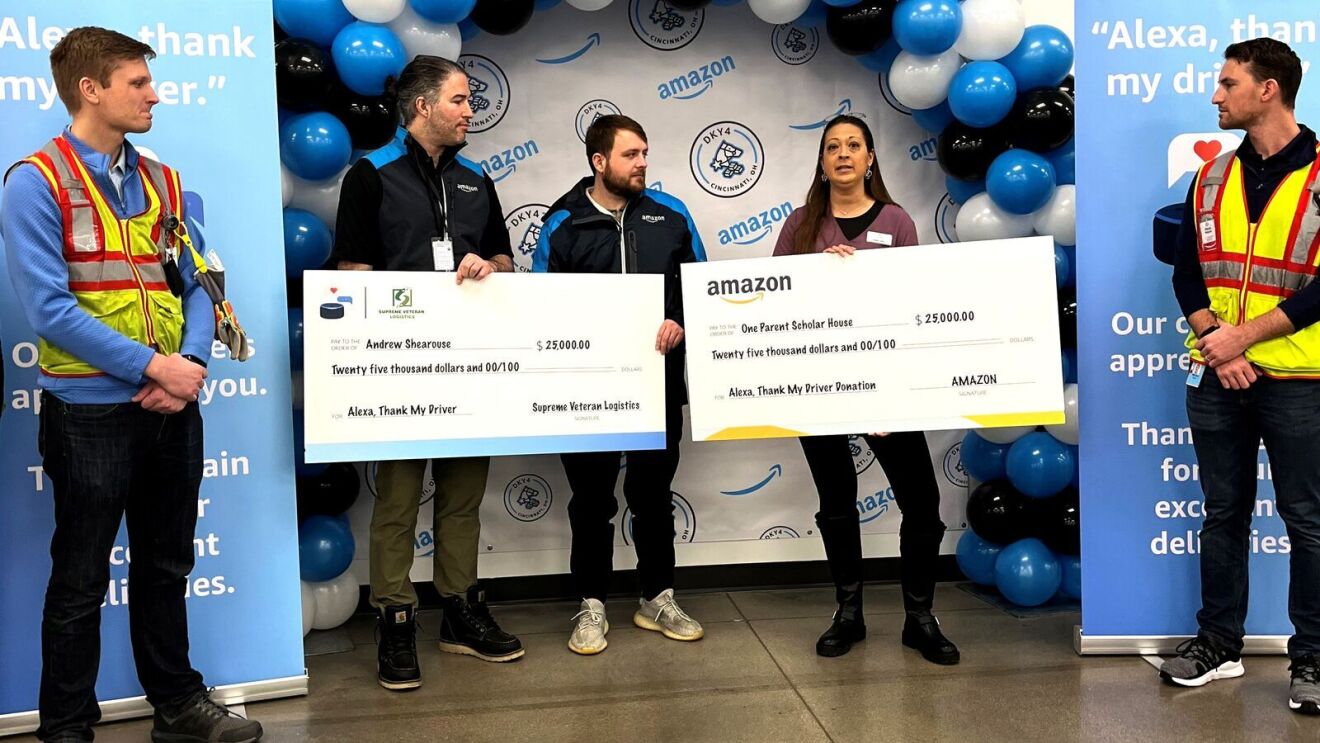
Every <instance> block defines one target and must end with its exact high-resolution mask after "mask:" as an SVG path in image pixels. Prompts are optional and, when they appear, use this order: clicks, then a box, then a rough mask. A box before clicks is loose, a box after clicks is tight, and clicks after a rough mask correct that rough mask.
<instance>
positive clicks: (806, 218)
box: [793, 115, 894, 253]
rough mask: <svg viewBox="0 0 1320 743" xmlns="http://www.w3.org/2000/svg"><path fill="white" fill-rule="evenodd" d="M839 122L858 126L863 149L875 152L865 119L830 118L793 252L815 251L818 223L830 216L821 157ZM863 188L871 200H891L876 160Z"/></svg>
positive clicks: (872, 138) (828, 194)
mask: <svg viewBox="0 0 1320 743" xmlns="http://www.w3.org/2000/svg"><path fill="white" fill-rule="evenodd" d="M842 124H852V125H853V126H855V127H857V128H858V129H861V130H862V137H863V138H864V139H865V140H866V151H867V152H868V153H871V154H874V153H875V138H874V137H872V136H871V128H870V127H868V126H867V125H866V122H865V121H862V120H861V119H859V118H858V117H856V116H847V115H844V116H837V117H835V118H833V119H830V123H829V124H827V125H826V126H825V131H823V132H821V135H820V148H819V149H818V150H817V152H816V173H815V175H814V176H813V177H812V179H811V188H810V189H808V190H807V203H806V204H805V205H804V206H803V207H802V223H801V224H799V225H798V230H797V234H796V235H794V236H793V252H794V253H814V252H816V251H815V245H816V238H817V237H818V236H820V228H821V225H822V224H823V223H824V222H825V218H826V217H827V216H829V214H828V212H829V207H830V183H829V180H827V179H824V178H822V177H821V176H823V175H825V168H824V166H823V165H821V160H822V159H823V158H824V157H825V141H826V140H827V139H829V137H830V131H831V130H833V129H834V128H835V127H837V126H840V125H842ZM862 187H863V188H864V189H866V195H867V196H869V197H871V198H872V199H875V200H876V201H878V202H880V203H882V204H893V203H894V200H893V198H891V197H890V195H889V189H887V188H885V181H884V179H883V178H881V177H880V161H879V160H876V161H875V162H874V163H872V164H871V177H870V178H867V179H866V180H865V181H864V182H863V183H862Z"/></svg>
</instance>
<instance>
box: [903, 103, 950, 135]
mask: <svg viewBox="0 0 1320 743" xmlns="http://www.w3.org/2000/svg"><path fill="white" fill-rule="evenodd" d="M912 120H913V121H915V122H917V126H919V127H921V128H922V129H925V130H926V131H928V132H930V133H931V134H934V135H935V136H937V137H938V136H939V135H940V134H942V133H943V132H944V130H945V128H946V127H948V126H949V124H952V123H953V109H952V108H950V107H949V102H948V101H945V102H943V103H941V104H940V105H938V106H936V107H935V108H923V109H914V110H913V111H912Z"/></svg>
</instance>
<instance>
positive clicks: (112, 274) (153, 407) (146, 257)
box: [0, 27, 261, 742]
mask: <svg viewBox="0 0 1320 743" xmlns="http://www.w3.org/2000/svg"><path fill="white" fill-rule="evenodd" d="M154 56H155V53H154V52H153V51H152V49H151V47H149V46H147V45H146V44H143V43H141V42H139V41H137V40H135V39H132V38H130V37H128V36H125V35H123V34H120V33H117V32H114V31H109V30H106V29H102V28H95V27H82V28H76V29H73V30H72V31H70V32H69V33H68V35H67V36H65V37H64V38H63V39H62V40H61V41H60V42H59V43H58V44H56V45H55V47H54V48H53V49H52V50H51V53H50V61H51V72H52V75H53V77H54V80H55V86H56V89H57V91H58V92H59V95H60V99H61V100H62V101H63V102H64V105H65V107H66V108H67V109H68V111H69V114H70V115H71V117H72V122H71V123H70V125H69V126H68V127H67V128H65V130H64V131H63V132H62V133H61V134H60V135H59V136H57V137H56V138H55V139H53V140H51V141H50V142H48V143H46V144H45V145H44V146H42V147H41V148H40V149H39V150H38V151H37V152H36V153H34V154H33V155H31V156H30V157H28V158H26V159H24V160H22V161H20V162H19V163H17V164H15V165H14V166H13V167H12V168H10V169H9V171H8V172H7V173H6V176H5V188H4V199H3V202H2V203H0V234H3V237H4V241H5V248H6V254H7V256H6V257H7V262H8V268H9V274H10V279H11V281H12V283H13V285H14V290H15V292H16V293H17V295H18V299H19V304H20V305H21V306H22V307H23V310H24V312H25V313H26V317H27V320H28V322H29V323H30V324H31V326H32V328H33V330H35V331H36V333H37V335H38V336H39V337H40V343H39V345H38V349H39V350H38V362H39V365H40V367H41V375H40V377H39V384H40V386H41V387H42V390H43V391H42V400H41V404H42V407H41V431H40V434H39V439H40V440H39V448H40V450H41V453H42V464H43V467H44V469H45V473H46V475H48V476H49V477H50V480H51V484H52V486H53V488H52V489H53V493H54V510H55V533H54V535H53V537H52V539H51V550H50V552H51V563H52V564H51V576H50V581H49V584H48V585H47V588H46V600H45V605H44V608H43V611H42V622H41V661H42V669H41V687H40V693H39V702H38V704H39V710H40V721H41V724H40V727H39V728H38V730H37V735H38V737H40V738H41V739H43V740H60V741H76V740H91V739H92V729H91V726H92V725H93V724H94V723H96V722H97V721H98V720H99V719H100V709H99V707H98V704H97V700H96V689H95V687H96V676H97V671H98V667H99V665H100V649H101V628H100V624H101V622H100V612H101V604H102V601H103V600H104V598H105V593H106V585H107V584H108V583H109V581H110V574H109V558H110V552H111V549H112V547H113V545H114V540H115V536H116V533H117V532H118V530H119V524H120V521H121V519H123V518H124V517H125V516H127V524H128V539H129V550H130V551H131V553H132V561H131V562H130V567H129V584H130V585H131V587H132V596H133V599H132V601H131V602H130V603H129V632H130V636H131V638H132V641H133V657H134V660H135V662H136V667H137V673H138V680H139V681H140V682H141V684H142V687H143V689H145V691H146V696H147V701H148V702H150V703H151V705H152V706H153V707H154V708H155V719H154V725H153V729H152V738H153V739H154V740H170V741H181V742H182V741H231V742H238V741H255V740H257V739H259V738H260V737H261V726H260V725H259V724H258V723H256V722H252V721H248V720H245V719H243V718H241V717H238V716H236V715H234V714H232V713H231V712H229V711H228V710H227V709H225V708H224V707H223V706H222V705H219V704H217V703H215V702H213V701H212V700H211V698H210V696H209V694H208V692H207V689H206V684H205V683H204V682H203V680H202V676H201V674H200V673H198V672H197V671H196V670H195V669H194V668H193V667H192V664H191V663H190V662H189V659H188V618H187V609H186V607H185V603H184V601H185V595H186V593H185V591H186V581H187V576H188V573H189V572H190V571H191V570H192V567H193V559H194V546H193V537H194V531H195V528H196V524H197V510H198V508H197V494H198V489H199V487H200V485H201V480H202V417H201V413H200V411H199V410H198V404H197V395H198V392H199V391H200V390H201V388H202V385H203V382H204V380H205V378H206V364H207V359H208V358H209V357H210V355H211V347H212V341H213V338H214V336H215V332H216V320H215V317H216V315H215V309H214V308H213V305H212V301H211V298H210V297H209V296H208V295H207V292H206V291H205V290H204V288H203V286H202V285H201V284H199V282H198V280H197V270H198V268H199V267H198V265H197V264H196V263H194V261H193V260H191V259H190V258H191V255H193V253H192V251H191V250H190V248H191V246H190V245H189V244H188V240H187V237H186V236H187V229H186V227H184V226H183V225H184V224H185V220H186V218H187V217H186V215H185V214H184V204H183V191H182V186H181V185H180V182H179V178H178V176H177V174H175V173H174V172H173V171H172V170H171V169H170V168H167V167H165V166H164V165H161V164H160V163H157V162H154V161H152V160H150V159H148V158H147V157H145V156H143V155H140V154H138V152H137V150H136V149H135V148H134V147H133V145H131V144H130V143H129V142H128V141H126V140H125V135H126V134H129V133H134V134H141V133H143V132H146V131H148V130H149V129H150V128H151V123H152V114H151V109H152V107H153V106H155V105H156V103H157V102H158V99H157V97H156V94H155V92H154V91H153V89H152V84H151V73H150V72H149V71H148V69H147V60H148V59H151V58H153V57H154ZM181 255H182V256H183V257H185V259H184V260H179V259H180V256H181Z"/></svg>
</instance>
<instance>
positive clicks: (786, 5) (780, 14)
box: [747, 0, 811, 26]
mask: <svg viewBox="0 0 1320 743" xmlns="http://www.w3.org/2000/svg"><path fill="white" fill-rule="evenodd" d="M808 5H811V0H747V7H749V8H751V9H752V12H753V13H755V14H756V17H757V18H760V19H761V20H763V21H765V22H766V23H773V24H775V25H776V26H778V25H779V24H781V23H790V22H792V21H796V20H797V19H798V16H800V15H802V14H803V13H805V12H807V6H808Z"/></svg>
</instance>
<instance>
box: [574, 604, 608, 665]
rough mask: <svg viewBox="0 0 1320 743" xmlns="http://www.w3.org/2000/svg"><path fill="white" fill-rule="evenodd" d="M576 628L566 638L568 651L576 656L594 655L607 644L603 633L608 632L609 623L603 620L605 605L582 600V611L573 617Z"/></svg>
mask: <svg viewBox="0 0 1320 743" xmlns="http://www.w3.org/2000/svg"><path fill="white" fill-rule="evenodd" d="M573 619H574V620H576V621H577V626H575V627H574V628H573V634H572V635H569V637H568V649H569V650H572V651H573V652H575V653H577V654H578V655H595V654H596V653H599V652H601V651H602V650H604V649H605V648H606V647H609V643H608V642H606V641H605V633H606V632H609V631H610V623H609V622H608V621H606V620H605V604H602V603H601V602H600V601H598V600H596V599H583V600H582V611H580V612H578V613H577V614H575V615H573Z"/></svg>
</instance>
